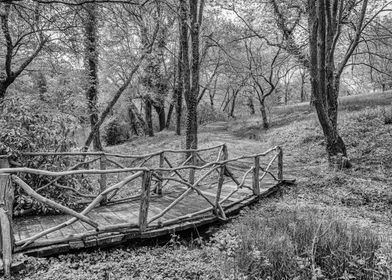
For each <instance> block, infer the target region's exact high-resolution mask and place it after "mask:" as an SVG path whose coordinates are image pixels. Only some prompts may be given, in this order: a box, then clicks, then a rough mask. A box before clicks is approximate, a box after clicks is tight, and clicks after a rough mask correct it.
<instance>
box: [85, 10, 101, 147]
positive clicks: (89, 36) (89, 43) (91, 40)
mask: <svg viewBox="0 0 392 280" xmlns="http://www.w3.org/2000/svg"><path fill="white" fill-rule="evenodd" d="M86 10H87V19H86V23H85V32H86V50H85V57H86V68H87V69H86V70H87V79H88V88H87V91H86V97H87V105H88V112H89V115H90V126H91V130H93V128H94V127H95V125H96V124H97V122H98V108H97V103H98V48H97V39H98V38H97V36H98V33H97V26H98V24H97V10H96V6H95V4H93V3H92V4H89V5H88V6H87V9H86ZM93 148H94V150H102V149H103V148H102V143H101V138H100V133H99V129H98V130H97V131H96V132H95V135H94V138H93Z"/></svg>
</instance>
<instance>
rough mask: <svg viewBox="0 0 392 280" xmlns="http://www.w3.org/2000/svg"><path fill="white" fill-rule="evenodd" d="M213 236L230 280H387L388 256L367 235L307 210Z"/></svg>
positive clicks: (245, 221) (246, 221)
mask: <svg viewBox="0 0 392 280" xmlns="http://www.w3.org/2000/svg"><path fill="white" fill-rule="evenodd" d="M241 219H242V220H241V222H240V223H238V224H237V225H236V226H234V227H232V228H231V230H226V231H223V232H220V233H219V234H218V235H216V236H215V241H216V244H217V246H216V250H217V252H219V253H220V254H221V256H222V257H221V259H220V261H221V264H222V267H223V270H224V272H225V274H226V277H227V278H228V279H276V280H278V279H298V280H300V279H388V278H386V277H387V276H388V275H390V273H391V270H390V268H391V265H392V254H391V252H390V251H388V250H387V248H386V247H383V246H381V241H380V239H379V237H378V236H377V235H376V234H374V233H372V232H371V231H370V230H368V229H363V228H360V227H358V226H354V225H349V224H348V223H347V222H344V221H342V220H340V219H339V217H336V216H335V217H334V216H333V215H332V214H325V213H324V214H323V213H319V212H318V211H316V210H314V209H310V208H306V209H300V210H294V211H291V210H283V211H282V212H281V213H279V214H278V215H276V216H272V217H271V216H269V217H255V216H243V217H242V218H241Z"/></svg>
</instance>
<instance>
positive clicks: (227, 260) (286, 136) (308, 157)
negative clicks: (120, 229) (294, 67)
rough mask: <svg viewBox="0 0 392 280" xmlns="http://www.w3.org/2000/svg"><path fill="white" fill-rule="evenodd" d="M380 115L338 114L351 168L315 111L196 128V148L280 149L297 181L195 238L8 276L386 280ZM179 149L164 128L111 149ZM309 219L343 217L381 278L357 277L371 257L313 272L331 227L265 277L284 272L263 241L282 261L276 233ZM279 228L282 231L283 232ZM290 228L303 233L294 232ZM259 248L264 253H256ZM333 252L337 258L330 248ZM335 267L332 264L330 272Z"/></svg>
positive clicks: (390, 128)
mask: <svg viewBox="0 0 392 280" xmlns="http://www.w3.org/2000/svg"><path fill="white" fill-rule="evenodd" d="M384 110H385V109H384V108H383V107H372V108H365V107H364V108H361V109H358V108H356V110H354V111H350V110H349V109H346V110H344V111H341V112H340V114H339V125H340V131H341V134H342V137H343V139H344V140H345V142H346V144H347V148H348V154H349V156H350V159H351V161H352V163H353V168H351V169H349V170H344V171H334V170H331V169H329V168H328V165H327V158H326V152H325V143H324V140H323V136H322V132H321V129H320V128H319V125H318V122H317V119H316V116H315V114H314V113H313V112H309V111H300V112H295V111H294V112H293V111H287V112H284V111H281V112H280V113H279V115H275V116H273V117H272V118H271V128H270V129H269V130H267V131H265V130H262V129H261V120H260V117H259V116H255V117H247V118H242V119H237V120H233V121H229V122H219V123H214V124H210V125H207V126H205V127H201V129H200V134H199V143H200V147H205V146H213V145H215V144H219V143H222V142H225V143H227V144H228V149H229V155H230V157H234V156H236V155H242V154H251V153H254V152H255V151H264V150H266V149H268V148H270V147H273V146H276V145H279V146H281V147H282V148H283V151H284V163H285V166H284V170H285V173H284V174H285V176H286V178H288V179H294V178H295V179H296V183H297V184H296V185H295V186H287V187H285V188H284V189H283V190H282V192H280V193H279V194H277V195H275V196H273V197H270V198H268V199H265V200H262V201H260V202H258V203H257V204H256V205H253V206H251V207H249V208H247V209H245V210H243V211H242V212H241V214H240V215H239V216H238V217H236V218H234V219H232V220H231V221H230V222H228V223H226V224H224V225H221V226H219V227H215V228H210V229H208V230H207V231H204V232H203V233H200V235H198V234H193V237H192V238H185V237H183V236H177V235H174V236H172V237H171V238H170V239H168V240H164V241H163V242H164V245H162V244H159V245H155V244H151V243H150V244H148V245H145V244H144V245H131V244H128V245H125V246H121V247H116V248H110V249H102V250H91V251H88V252H80V253H76V254H68V255H62V256H57V257H51V258H46V259H39V258H32V257H29V258H26V267H25V268H24V269H23V270H22V271H20V272H19V273H16V274H15V276H14V279H31V280H34V279H39V280H45V279H72V280H79V279H297V280H300V279H312V277H313V278H314V279H388V278H387V277H388V275H389V277H390V275H391V274H390V273H391V271H390V270H389V269H390V265H391V264H392V253H391V252H392V241H391V240H392V189H391V184H392V179H391V178H392V149H391V148H390V146H391V137H392V125H391V124H389V125H386V124H384V117H383V114H384ZM183 145H184V139H183V136H181V137H180V136H174V135H173V132H172V131H167V132H161V133H157V135H156V137H154V138H144V139H139V140H136V141H133V142H130V143H125V144H122V145H118V146H115V147H109V148H108V150H110V151H121V152H122V153H138V154H139V153H146V152H152V151H155V150H160V149H163V148H183ZM293 215H294V216H293ZM312 217H315V221H316V227H314V232H318V231H322V230H320V228H322V223H323V222H324V221H328V222H327V227H326V228H327V229H329V228H331V227H332V225H333V222H329V221H330V220H331V219H333V220H334V221H344V224H345V225H346V226H347V228H350V229H354V231H355V232H354V233H353V234H352V235H350V236H351V238H354V236H357V235H356V234H357V233H358V232H362V231H364V232H366V236H368V238H369V239H371V238H374V239H375V240H377V242H375V243H374V244H375V246H376V247H375V248H374V251H375V254H373V255H372V256H373V258H374V259H376V260H375V261H374V262H377V263H376V264H375V265H374V266H373V267H372V270H376V268H379V271H382V272H384V274H379V272H374V273H373V272H372V273H373V278H366V277H365V276H362V278H360V277H358V278H353V277H355V272H353V270H355V269H357V270H358V271H360V270H361V269H362V268H361V266H363V267H364V266H365V264H364V262H365V261H366V262H367V261H368V260H364V259H360V258H359V257H358V258H357V259H355V258H356V257H355V256H354V257H355V258H354V257H353V258H354V260H355V261H353V262H351V264H348V266H347V268H345V269H344V272H342V273H341V274H340V275H336V274H335V275H333V277H332V276H331V275H332V274H331V273H334V272H328V271H323V270H322V269H321V268H319V267H318V266H315V263H314V260H313V261H312V258H311V255H312V254H313V253H315V252H314V245H315V243H317V242H319V243H321V239H322V238H324V237H325V236H324V235H325V233H326V232H327V231H325V232H323V234H321V235H320V236H319V238H320V240H316V238H314V237H313V240H311V241H312V242H311V243H312V244H311V245H312V246H311V251H312V252H311V254H310V257H309V259H308V257H303V256H300V257H298V258H296V263H294V266H293V267H290V270H291V271H292V272H293V274H292V276H284V277H283V276H277V274H274V273H275V272H271V268H274V270H275V271H276V265H279V268H280V269H281V270H282V271H283V270H284V269H286V267H285V264H276V263H272V262H273V260H272V257H271V258H270V259H267V258H266V257H264V256H266V255H268V252H264V251H263V250H267V249H268V248H269V247H268V246H269V245H268V244H275V245H274V246H275V247H274V248H277V247H276V246H278V247H279V248H282V251H281V252H280V254H281V255H285V254H286V253H287V250H288V248H292V245H290V244H291V243H290V242H289V241H288V239H287V238H286V235H287V234H286V233H284V232H283V230H282V231H281V229H282V228H284V227H286V224H287V226H290V227H291V226H293V225H292V223H293V220H295V221H302V222H303V221H308V220H311V219H313V218H312ZM271 221H278V222H276V224H275V226H274V227H275V228H278V231H277V232H278V233H279V232H282V234H281V235H279V234H277V232H276V231H275V232H274V236H271V235H268V234H264V233H265V232H263V230H264V229H265V228H266V227H267V226H266V225H267V224H268V225H269V223H270V222H271ZM278 223H284V225H282V226H281V228H279V227H278V226H276V225H277V224H278ZM296 226H298V225H294V227H296ZM296 229H297V230H298V231H299V227H298V228H296ZM262 234H264V235H263V236H262ZM285 234H286V235H285ZM304 234H305V235H306V233H304ZM305 235H304V236H305ZM362 237H363V236H362ZM263 238H264V239H265V240H264V239H263ZM325 238H326V237H325ZM331 238H332V237H331ZM350 240H351V239H350ZM161 241H162V240H161ZM156 242H158V241H156ZM262 242H265V246H267V245H268V246H267V247H268V248H267V247H265V246H264V247H260V246H261V245H260V244H261V243H262ZM334 242H335V243H336V242H340V241H339V240H337V241H334ZM345 242H346V243H347V242H348V241H347V240H346V241H345ZM289 243H290V244H289ZM263 244H264V243H263ZM276 244H278V245H276ZM350 244H351V243H350ZM372 244H373V243H372ZM271 246H272V245H271ZM285 246H286V247H285ZM266 248H267V249H266ZM350 249H351V248H350ZM360 249H361V250H362V251H363V250H365V249H364V247H362V248H360ZM296 250H297V249H296ZM329 252H330V254H331V255H333V254H334V253H336V254H337V251H335V252H334V251H333V250H332V249H331V250H330V251H329ZM287 254H288V253H287ZM374 256H376V257H374ZM279 258H281V257H279ZM245 260H246V261H245ZM305 260H309V263H310V264H306V262H305ZM350 265H351V266H350ZM338 266H339V264H336V269H334V270H335V271H338V269H337V268H338ZM320 267H321V264H320ZM364 269H365V268H364ZM366 269H367V268H366ZM368 270H369V269H368ZM295 271H296V272H298V273H297V274H295V273H294V272H295ZM304 271H307V272H309V273H305V272H304ZM361 271H362V270H361ZM316 272H317V273H318V274H317V273H316ZM315 273H316V274H317V275H316V274H315ZM323 273H324V275H323ZM328 273H329V274H328ZM361 273H368V272H367V271H365V270H363V271H362V272H361ZM388 273H389V274H388ZM268 275H269V276H268ZM271 275H272V276H271ZM301 275H302V276H301ZM309 275H311V276H309ZM327 275H329V276H328V277H327ZM363 275H365V274H363ZM374 275H376V276H374ZM377 275H378V276H377ZM389 279H391V278H389Z"/></svg>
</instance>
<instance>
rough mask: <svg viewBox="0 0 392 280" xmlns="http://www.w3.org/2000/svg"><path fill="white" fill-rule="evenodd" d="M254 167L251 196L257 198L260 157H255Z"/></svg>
mask: <svg viewBox="0 0 392 280" xmlns="http://www.w3.org/2000/svg"><path fill="white" fill-rule="evenodd" d="M254 163H255V166H254V168H255V169H254V170H253V194H254V195H257V196H259V195H260V181H259V174H260V157H259V156H256V157H255V162H254Z"/></svg>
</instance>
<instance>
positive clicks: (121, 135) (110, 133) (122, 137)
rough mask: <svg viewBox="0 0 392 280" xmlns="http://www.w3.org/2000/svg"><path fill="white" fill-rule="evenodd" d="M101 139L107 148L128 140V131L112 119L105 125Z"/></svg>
mask: <svg viewBox="0 0 392 280" xmlns="http://www.w3.org/2000/svg"><path fill="white" fill-rule="evenodd" d="M103 138H104V140H105V142H106V144H107V145H108V146H113V145H117V144H121V143H123V142H125V141H126V140H127V139H129V131H128V129H126V128H125V127H124V125H122V124H121V123H120V122H119V121H118V120H117V119H113V120H111V121H110V122H109V123H108V124H107V126H106V128H105V132H104V136H103Z"/></svg>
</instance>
